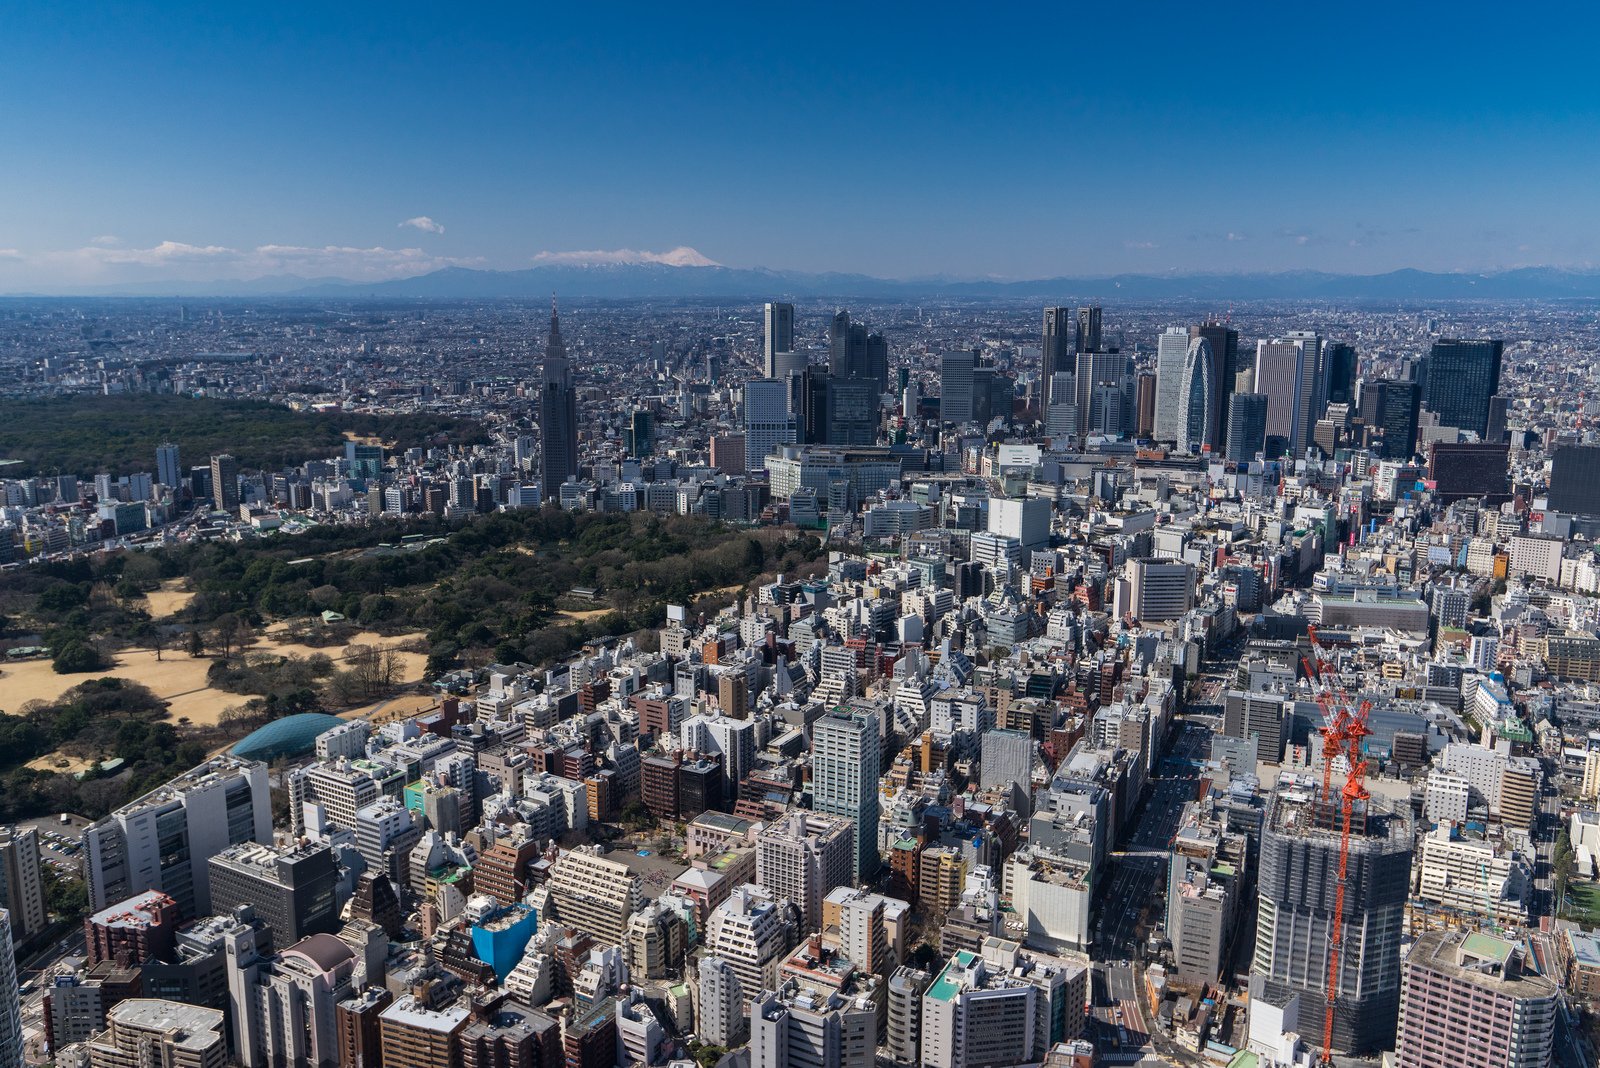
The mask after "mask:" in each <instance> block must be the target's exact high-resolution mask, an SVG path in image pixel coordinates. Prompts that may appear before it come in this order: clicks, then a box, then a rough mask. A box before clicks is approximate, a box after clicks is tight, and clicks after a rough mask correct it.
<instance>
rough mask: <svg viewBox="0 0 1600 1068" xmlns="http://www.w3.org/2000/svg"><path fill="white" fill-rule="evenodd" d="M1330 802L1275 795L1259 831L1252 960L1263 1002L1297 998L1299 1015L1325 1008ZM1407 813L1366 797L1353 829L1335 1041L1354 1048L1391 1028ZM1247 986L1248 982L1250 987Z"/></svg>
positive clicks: (1331, 885)
mask: <svg viewBox="0 0 1600 1068" xmlns="http://www.w3.org/2000/svg"><path fill="white" fill-rule="evenodd" d="M1337 819H1338V813H1337V811H1336V806H1335V805H1333V804H1331V803H1324V802H1323V801H1321V800H1320V799H1316V798H1310V797H1307V796H1306V795H1304V794H1293V793H1283V792H1275V793H1274V794H1273V795H1272V797H1271V798H1270V799H1269V800H1268V802H1267V811H1266V816H1265V820H1264V823H1263V827H1262V831H1261V859H1260V862H1259V865H1260V875H1259V879H1258V882H1257V901H1258V911H1257V921H1256V946H1255V959H1254V961H1253V962H1252V966H1251V971H1252V972H1253V973H1255V974H1256V975H1257V976H1259V977H1260V981H1261V982H1262V984H1263V989H1264V992H1265V994H1266V998H1267V1000H1268V1001H1269V1002H1270V1003H1271V1004H1274V1005H1281V1004H1284V1003H1285V1002H1286V1001H1287V1000H1288V999H1289V998H1290V997H1293V996H1294V995H1299V997H1300V1013H1301V1017H1302V1018H1304V1019H1311V1020H1315V1021H1318V1023H1319V1024H1320V1022H1321V1020H1322V1019H1323V1014H1324V1012H1325V1011H1326V1007H1327V1000H1326V996H1325V992H1326V990H1327V988H1328V958H1329V952H1330V946H1331V945H1332V933H1333V923H1334V922H1335V916H1334V914H1333V911H1334V904H1335V897H1336V894H1337V890H1338V881H1339V880H1338V871H1339V845H1340V831H1339V828H1338V825H1337V823H1336V820H1337ZM1411 851H1412V842H1411V820H1410V817H1409V815H1408V811H1407V810H1406V809H1403V808H1393V807H1391V806H1390V805H1389V804H1388V803H1387V802H1384V801H1383V800H1382V799H1380V798H1373V799H1372V800H1370V801H1368V802H1366V803H1365V804H1364V805H1362V806H1361V807H1360V808H1359V809H1358V810H1357V811H1356V813H1355V816H1354V818H1353V820H1352V822H1351V829H1350V849H1349V867H1348V875H1347V878H1346V891H1345V898H1344V913H1343V915H1342V916H1341V917H1338V918H1337V919H1338V922H1339V923H1341V925H1342V926H1343V928H1344V931H1343V938H1342V947H1341V949H1340V953H1339V996H1338V999H1337V1001H1336V1002H1335V1006H1334V1021H1333V1045H1334V1048H1335V1049H1336V1050H1340V1051H1343V1052H1347V1053H1361V1052H1364V1051H1367V1050H1373V1049H1378V1048H1381V1047H1382V1046H1383V1045H1384V1044H1385V1043H1387V1042H1388V1041H1389V1039H1390V1038H1391V1037H1392V1036H1393V1035H1394V1033H1395V1019H1396V1016H1397V1014H1398V1013H1399V1009H1400V937H1401V925H1402V922H1403V920H1404V917H1405V908H1406V899H1407V896H1408V894H1409V891H1410V884H1411ZM1253 989H1254V987H1252V990H1253Z"/></svg>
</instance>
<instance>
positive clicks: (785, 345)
mask: <svg viewBox="0 0 1600 1068" xmlns="http://www.w3.org/2000/svg"><path fill="white" fill-rule="evenodd" d="M793 351H794V305H793V304H782V303H771V304H768V305H767V307H766V331H765V335H764V337H763V346H762V368H763V370H764V372H765V375H764V376H765V377H767V378H780V377H782V375H783V372H782V371H780V369H779V367H778V358H777V357H778V354H779V353H780V352H786V353H787V352H793Z"/></svg>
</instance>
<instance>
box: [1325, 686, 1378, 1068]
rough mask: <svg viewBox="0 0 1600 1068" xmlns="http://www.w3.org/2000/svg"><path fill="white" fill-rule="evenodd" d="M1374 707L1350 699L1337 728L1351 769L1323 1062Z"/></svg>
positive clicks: (1329, 1059)
mask: <svg viewBox="0 0 1600 1068" xmlns="http://www.w3.org/2000/svg"><path fill="white" fill-rule="evenodd" d="M1370 710H1371V703H1370V702H1365V700H1363V702H1362V703H1360V705H1357V707H1355V711H1349V703H1344V705H1341V713H1344V721H1342V724H1341V726H1339V729H1338V735H1339V740H1341V742H1342V743H1344V758H1346V761H1349V767H1350V771H1349V774H1347V775H1346V777H1344V788H1342V790H1339V881H1338V886H1336V889H1334V894H1333V919H1331V923H1333V934H1331V938H1330V946H1328V1010H1326V1014H1325V1017H1323V1023H1322V1063H1325V1065H1331V1063H1333V1010H1334V1006H1336V1004H1338V1001H1339V950H1341V948H1342V946H1344V891H1346V886H1347V876H1349V871H1350V817H1352V815H1354V812H1355V806H1357V804H1363V806H1365V803H1366V799H1368V798H1370V796H1371V795H1368V793H1366V759H1365V758H1363V755H1362V750H1363V748H1365V745H1366V735H1368V734H1371V727H1368V726H1366V713H1368V711H1370ZM1323 758H1325V761H1326V763H1325V764H1323V767H1325V771H1323V799H1328V795H1326V790H1328V772H1326V769H1328V767H1331V766H1333V761H1331V759H1328V758H1326V751H1325V755H1323Z"/></svg>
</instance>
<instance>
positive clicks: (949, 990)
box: [928, 950, 978, 1001]
mask: <svg viewBox="0 0 1600 1068" xmlns="http://www.w3.org/2000/svg"><path fill="white" fill-rule="evenodd" d="M977 959H978V955H977V954H976V953H969V952H968V951H966V950H962V951H961V952H959V953H957V954H956V955H955V956H954V957H951V958H950V963H948V964H946V965H945V966H944V969H943V970H942V971H941V972H939V978H937V979H935V980H934V981H933V985H932V986H930V987H928V997H930V998H938V999H939V1000H940V1001H949V1000H950V999H951V998H953V997H955V996H956V994H958V993H960V991H961V980H960V979H952V978H950V969H952V968H954V969H955V970H956V971H958V972H964V971H966V970H967V969H968V968H970V967H972V962H973V961H975V960H977Z"/></svg>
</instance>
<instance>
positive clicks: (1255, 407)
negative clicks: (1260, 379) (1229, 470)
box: [1223, 393, 1268, 464]
mask: <svg viewBox="0 0 1600 1068" xmlns="http://www.w3.org/2000/svg"><path fill="white" fill-rule="evenodd" d="M1267 403H1268V401H1267V398H1266V397H1265V396H1264V395H1263V394H1260V393H1235V394H1234V395H1233V398H1232V403H1231V404H1230V405H1229V408H1228V436H1227V447H1226V449H1225V451H1224V453H1223V455H1224V457H1225V458H1226V459H1227V460H1228V461H1229V462H1231V463H1236V464H1245V463H1249V462H1250V461H1251V460H1254V459H1255V458H1256V453H1258V452H1260V451H1261V450H1262V449H1263V448H1265V447H1266V437H1267Z"/></svg>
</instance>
